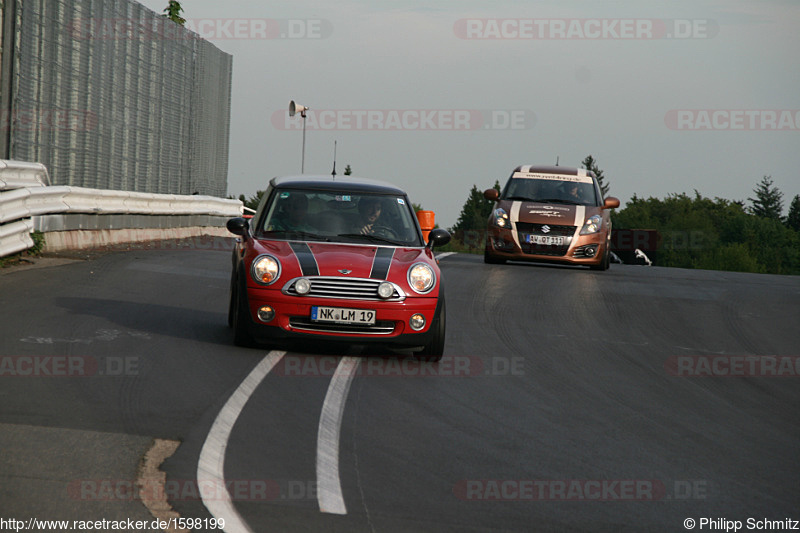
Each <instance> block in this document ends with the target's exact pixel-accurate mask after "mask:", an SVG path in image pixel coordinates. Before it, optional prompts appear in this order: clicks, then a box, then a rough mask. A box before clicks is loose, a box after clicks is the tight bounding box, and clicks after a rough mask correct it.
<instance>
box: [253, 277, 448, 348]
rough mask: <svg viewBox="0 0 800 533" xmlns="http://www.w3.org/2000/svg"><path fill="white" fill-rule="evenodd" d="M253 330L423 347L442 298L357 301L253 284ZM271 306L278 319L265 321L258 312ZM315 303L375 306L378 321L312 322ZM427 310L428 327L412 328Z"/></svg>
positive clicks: (262, 337)
mask: <svg viewBox="0 0 800 533" xmlns="http://www.w3.org/2000/svg"><path fill="white" fill-rule="evenodd" d="M247 300H248V309H249V311H250V318H251V322H252V323H251V328H250V329H251V333H252V335H253V337H254V338H255V339H256V340H258V341H261V342H266V343H269V342H275V341H280V340H325V341H333V342H343V343H349V344H373V343H375V344H386V345H394V346H403V347H409V348H413V347H421V346H424V345H426V344H427V343H428V342H430V340H431V338H432V336H433V331H432V330H431V326H432V324H433V323H434V321H435V318H436V316H435V315H436V313H437V312H438V307H437V304H438V300H439V299H438V298H437V297H411V296H408V297H406V298H405V300H403V301H400V302H387V301H379V300H353V299H339V298H317V297H303V296H292V295H287V294H284V293H283V292H281V291H280V290H275V289H269V288H261V287H252V286H248V289H247ZM263 306H269V307H271V308H272V309H274V310H275V316H274V318H272V320H270V321H268V322H264V321H262V320H260V319H259V315H258V310H259V309H260V308H261V307H263ZM313 306H326V307H338V308H346V309H356V310H374V311H375V325H374V326H360V325H347V324H334V323H320V322H314V321H312V320H311V308H312V307H313ZM417 313H421V314H422V315H423V316H424V317H425V326H424V327H423V328H422V329H421V330H420V331H415V330H414V329H413V328H412V327H411V326H410V323H409V321H410V319H411V316H412V315H414V314H417Z"/></svg>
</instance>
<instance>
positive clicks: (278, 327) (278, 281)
mask: <svg viewBox="0 0 800 533" xmlns="http://www.w3.org/2000/svg"><path fill="white" fill-rule="evenodd" d="M227 227H228V230H229V231H230V232H231V233H234V234H236V235H238V236H239V237H240V238H239V239H237V245H236V247H235V249H234V252H233V274H232V277H231V298H230V307H229V312H228V324H229V325H230V326H231V327H233V329H234V342H235V343H236V344H237V345H240V346H250V345H252V344H254V343H263V344H278V343H281V341H289V340H293V339H294V340H297V339H306V340H313V339H317V340H326V341H339V342H345V343H348V344H373V343H375V344H381V345H387V346H391V347H396V348H405V349H412V350H415V352H416V354H417V355H418V356H419V357H420V358H423V359H426V360H431V361H438V360H439V359H441V357H442V352H443V350H444V339H445V299H444V291H443V290H442V279H441V272H440V270H439V266H438V264H437V262H436V259H435V258H434V255H433V247H434V245H444V244H447V242H449V240H450V234H449V233H448V232H447V231H446V230H443V229H434V230H432V231H431V232H430V234H429V235H428V242H427V243H426V242H425V240H424V239H423V233H422V230H421V228H420V224H419V221H418V220H417V217H416V216H415V213H414V211H413V210H412V207H411V202H410V201H409V200H408V196H407V195H406V193H405V192H403V191H402V190H401V189H399V188H397V187H395V186H393V185H391V184H389V183H385V182H380V181H373V180H364V179H355V178H350V177H349V176H345V177H344V179H341V178H339V179H334V178H332V177H330V176H314V177H310V176H299V177H284V178H274V179H272V180H271V181H270V182H269V186H268V188H267V190H266V191H265V192H264V194H263V197H262V199H261V203H260V204H259V206H258V209H257V210H256V213H255V214H254V215H253V218H252V219H250V220H247V219H244V218H233V219H231V220H229V221H228V224H227Z"/></svg>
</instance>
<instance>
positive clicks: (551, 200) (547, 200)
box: [536, 198, 583, 205]
mask: <svg viewBox="0 0 800 533" xmlns="http://www.w3.org/2000/svg"><path fill="white" fill-rule="evenodd" d="M536 201H537V202H540V203H543V204H568V205H583V204H582V203H581V202H575V201H573V200H564V199H562V198H545V199H544V200H536Z"/></svg>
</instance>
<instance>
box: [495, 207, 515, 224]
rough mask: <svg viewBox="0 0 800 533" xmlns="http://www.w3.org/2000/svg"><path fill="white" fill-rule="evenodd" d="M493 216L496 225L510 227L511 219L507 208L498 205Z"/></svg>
mask: <svg viewBox="0 0 800 533" xmlns="http://www.w3.org/2000/svg"><path fill="white" fill-rule="evenodd" d="M492 216H493V217H494V225H495V226H497V227H498V228H510V227H511V221H510V220H508V213H506V210H505V209H503V208H501V207H498V208H497V209H495V210H494V211H493V212H492Z"/></svg>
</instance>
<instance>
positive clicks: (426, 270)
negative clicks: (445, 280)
mask: <svg viewBox="0 0 800 533" xmlns="http://www.w3.org/2000/svg"><path fill="white" fill-rule="evenodd" d="M434 283H436V275H435V274H434V273H433V269H432V268H431V266H430V265H428V264H427V263H415V264H413V265H411V268H409V269H408V284H409V286H411V288H412V289H414V291H416V292H418V293H420V294H424V293H426V292H428V291H430V290H431V289H432V288H433V285H434Z"/></svg>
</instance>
